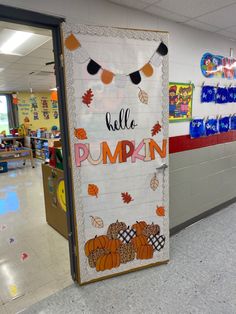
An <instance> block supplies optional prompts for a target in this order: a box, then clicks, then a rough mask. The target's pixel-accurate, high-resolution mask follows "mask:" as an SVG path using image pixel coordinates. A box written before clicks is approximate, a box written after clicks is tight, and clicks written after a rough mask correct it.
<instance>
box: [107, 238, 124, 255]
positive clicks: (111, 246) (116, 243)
mask: <svg viewBox="0 0 236 314" xmlns="http://www.w3.org/2000/svg"><path fill="white" fill-rule="evenodd" d="M121 243H122V242H121V241H120V240H119V239H109V240H108V241H107V243H106V246H105V249H108V250H109V251H110V252H112V253H115V252H116V251H117V249H118V248H119V247H120V246H121Z"/></svg>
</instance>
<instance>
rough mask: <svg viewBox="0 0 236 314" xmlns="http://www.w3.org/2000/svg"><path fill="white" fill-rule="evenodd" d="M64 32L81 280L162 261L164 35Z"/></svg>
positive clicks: (165, 240)
mask: <svg viewBox="0 0 236 314" xmlns="http://www.w3.org/2000/svg"><path fill="white" fill-rule="evenodd" d="M63 31H64V53H65V71H66V86H67V106H68V113H69V128H70V149H71V153H72V176H73V188H74V191H73V192H74V204H75V214H76V225H77V233H78V239H77V242H78V255H79V258H78V269H79V278H78V281H79V283H81V284H83V283H87V282H90V281H94V280H99V279H103V278H105V277H107V276H112V275H116V274H119V273H123V272H127V271H131V270H133V269H138V268H140V267H147V266H150V265H154V264H155V265H157V264H161V263H166V262H167V261H168V259H169V218H168V217H169V206H168V199H169V197H168V182H169V181H168V169H167V166H168V105H167V104H168V48H167V46H168V35H167V34H166V33H158V32H153V31H150V32H149V31H138V30H127V29H116V28H106V27H94V26H85V25H69V24H64V25H63Z"/></svg>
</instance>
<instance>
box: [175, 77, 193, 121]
mask: <svg viewBox="0 0 236 314" xmlns="http://www.w3.org/2000/svg"><path fill="white" fill-rule="evenodd" d="M192 99H193V84H185V83H169V121H170V122H177V121H187V120H190V119H191V117H192Z"/></svg>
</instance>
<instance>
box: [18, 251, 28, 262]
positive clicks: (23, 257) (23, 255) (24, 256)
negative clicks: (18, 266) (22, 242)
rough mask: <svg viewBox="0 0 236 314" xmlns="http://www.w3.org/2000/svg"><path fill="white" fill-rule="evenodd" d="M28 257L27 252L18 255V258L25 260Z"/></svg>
mask: <svg viewBox="0 0 236 314" xmlns="http://www.w3.org/2000/svg"><path fill="white" fill-rule="evenodd" d="M28 257H29V255H28V254H27V253H22V254H21V256H20V259H21V260H22V262H23V261H25V260H26V259H27V258H28Z"/></svg>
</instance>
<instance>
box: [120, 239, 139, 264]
mask: <svg viewBox="0 0 236 314" xmlns="http://www.w3.org/2000/svg"><path fill="white" fill-rule="evenodd" d="M117 252H118V253H119V254H120V262H121V264H126V263H128V262H131V261H133V260H134V259H135V249H134V246H133V244H132V243H123V244H121V246H120V247H119V248H118V250H117Z"/></svg>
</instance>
